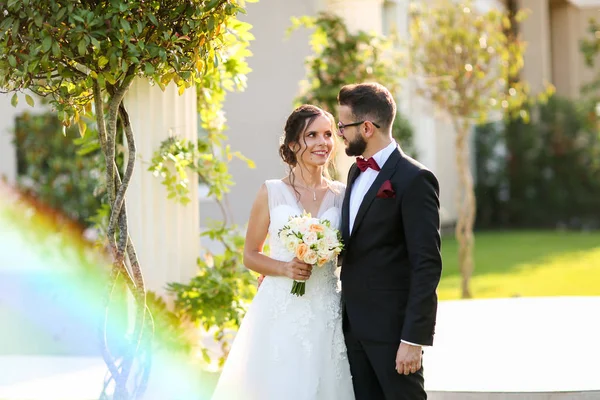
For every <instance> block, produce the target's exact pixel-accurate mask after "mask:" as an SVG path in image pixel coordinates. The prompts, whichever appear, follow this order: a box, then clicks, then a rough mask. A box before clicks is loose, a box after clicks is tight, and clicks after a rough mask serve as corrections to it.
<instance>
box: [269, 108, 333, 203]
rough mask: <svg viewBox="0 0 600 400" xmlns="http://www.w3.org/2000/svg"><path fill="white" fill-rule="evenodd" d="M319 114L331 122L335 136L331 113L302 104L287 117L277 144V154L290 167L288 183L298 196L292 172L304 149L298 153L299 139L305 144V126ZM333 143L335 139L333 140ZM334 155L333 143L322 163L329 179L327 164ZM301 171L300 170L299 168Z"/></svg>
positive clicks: (324, 172) (324, 173)
mask: <svg viewBox="0 0 600 400" xmlns="http://www.w3.org/2000/svg"><path fill="white" fill-rule="evenodd" d="M319 116H324V117H325V118H327V119H328V120H329V121H330V122H331V132H332V133H333V135H334V136H335V132H336V130H337V129H336V128H337V127H336V124H335V119H334V118H333V115H331V114H330V113H328V112H327V111H325V110H322V109H320V108H319V107H316V106H313V105H310V104H303V105H301V106H300V107H298V108H296V109H295V110H294V111H292V113H291V114H290V116H289V117H288V119H287V121H286V123H285V128H284V129H283V136H282V138H281V146H279V155H280V156H281V159H282V160H283V162H285V163H286V164H287V165H288V167H289V169H290V172H289V173H290V184H291V185H292V187H293V188H294V191H295V192H296V194H297V195H298V197H299V196H300V193H298V191H297V190H296V187H295V186H294V181H295V180H296V176H295V174H294V171H293V168H294V167H295V166H296V165H298V159H299V158H300V159H301V158H302V154H303V153H304V152H305V151H306V147H304V150H303V151H302V153H300V154H298V152H299V151H300V148H301V146H300V140H303V141H304V144H306V139H305V137H304V132H305V131H306V128H308V127H309V126H310V124H312V123H313V122H314V120H315V119H317V117H319ZM334 144H335V140H334ZM334 155H335V145H334V147H333V149H332V151H331V156H330V157H329V159H328V160H327V164H325V165H324V168H323V175H324V176H325V177H326V178H327V179H330V177H329V164H330V163H331V161H332V160H333V156H334ZM301 173H302V170H301Z"/></svg>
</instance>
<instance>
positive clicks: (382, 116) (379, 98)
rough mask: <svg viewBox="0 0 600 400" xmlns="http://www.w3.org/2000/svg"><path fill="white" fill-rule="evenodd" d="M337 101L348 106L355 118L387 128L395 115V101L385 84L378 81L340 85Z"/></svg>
mask: <svg viewBox="0 0 600 400" xmlns="http://www.w3.org/2000/svg"><path fill="white" fill-rule="evenodd" d="M337 99H338V103H339V104H340V105H341V106H348V107H350V109H351V110H352V114H353V115H354V117H355V118H356V119H357V120H368V121H371V122H374V123H376V124H377V125H379V126H381V128H382V129H383V130H387V129H389V128H390V127H391V126H392V124H393V123H394V118H395V117H396V102H395V101H394V98H393V97H392V94H391V93H390V91H389V90H387V89H386V88H385V86H383V85H380V84H379V83H358V84H353V85H346V86H344V87H342V89H341V90H340V92H339V93H338V97H337Z"/></svg>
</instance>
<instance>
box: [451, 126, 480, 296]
mask: <svg viewBox="0 0 600 400" xmlns="http://www.w3.org/2000/svg"><path fill="white" fill-rule="evenodd" d="M454 128H455V129H456V143H455V146H456V167H457V169H458V176H459V185H458V193H457V208H458V220H457V222H456V240H457V242H458V265H459V268H460V273H461V276H462V282H461V296H462V298H463V299H465V298H471V297H472V295H471V290H470V288H469V283H470V279H471V275H472V274H473V269H474V263H473V247H474V237H473V225H474V223H475V211H476V203H475V189H474V185H473V175H472V174H471V167H470V163H469V131H470V128H471V123H470V122H469V120H467V119H465V118H461V119H458V118H456V119H455V120H454Z"/></svg>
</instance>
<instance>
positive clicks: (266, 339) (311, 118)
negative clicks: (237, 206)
mask: <svg viewBox="0 0 600 400" xmlns="http://www.w3.org/2000/svg"><path fill="white" fill-rule="evenodd" d="M334 134H335V121H334V119H333V117H332V116H331V114H329V113H328V112H326V111H323V110H321V109H320V108H318V107H315V106H311V105H303V106H300V107H298V108H297V109H295V110H294V111H293V112H292V114H291V115H290V116H289V117H288V120H287V122H286V125H285V133H284V140H283V144H282V145H281V147H280V149H279V153H280V155H281V158H282V159H283V161H284V162H285V163H286V164H288V166H289V168H290V172H289V175H288V176H287V177H286V178H284V179H282V180H278V179H277V180H268V181H266V182H265V183H264V184H263V185H262V186H261V188H260V190H259V193H258V195H257V197H256V200H255V202H254V205H253V207H252V211H251V214H250V220H249V222H248V231H247V233H246V244H245V248H244V264H245V265H246V267H248V268H250V269H252V270H253V271H256V272H258V273H260V274H262V275H265V278H264V280H263V282H262V284H261V286H260V289H259V290H258V293H257V294H256V296H255V297H254V300H253V302H252V304H251V305H250V308H249V310H248V312H247V314H246V317H245V318H244V320H243V322H242V324H241V326H240V329H239V331H238V333H237V336H236V338H235V341H234V343H233V345H232V348H231V351H230V353H229V356H228V358H227V361H226V363H225V366H224V368H223V372H222V374H221V377H220V379H219V382H218V384H217V387H216V389H215V392H214V394H213V397H212V399H213V400H283V399H286V400H336V399H337V400H352V399H354V393H353V389H352V378H351V376H350V367H349V364H348V358H347V355H346V347H345V344H344V336H343V332H342V318H341V309H340V308H341V306H340V294H339V292H338V291H337V278H336V276H335V275H334V270H335V267H336V265H335V264H336V263H335V262H330V263H327V264H325V265H324V266H323V267H315V268H314V269H313V268H312V267H311V266H310V265H308V264H305V263H303V262H300V261H299V260H298V259H297V258H295V257H294V255H293V254H292V253H290V252H288V251H287V250H286V249H285V247H284V246H283V245H282V243H281V241H280V240H279V237H278V235H277V233H278V232H279V230H280V229H281V228H282V227H283V226H284V225H285V224H286V222H287V221H288V219H289V217H290V216H294V215H300V214H302V213H303V212H307V213H310V214H311V215H312V216H313V217H317V218H320V219H327V220H329V221H330V223H331V226H332V227H333V228H336V229H339V227H340V220H341V207H342V202H343V197H344V189H345V188H344V185H343V184H342V183H340V182H335V181H331V180H329V179H328V178H327V172H326V171H327V166H328V164H329V161H330V160H331V156H332V154H333V152H334V150H335V148H334ZM267 236H268V237H269V247H270V255H269V256H267V255H265V254H263V253H262V249H263V245H264V243H265V241H266V239H267ZM293 280H306V293H305V294H304V296H302V297H297V296H294V295H292V294H290V290H291V288H292V283H293Z"/></svg>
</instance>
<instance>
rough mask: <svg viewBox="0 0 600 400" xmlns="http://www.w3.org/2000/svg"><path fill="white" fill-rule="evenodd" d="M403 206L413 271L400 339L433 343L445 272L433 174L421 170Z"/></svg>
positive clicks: (405, 232) (405, 192)
mask: <svg viewBox="0 0 600 400" xmlns="http://www.w3.org/2000/svg"><path fill="white" fill-rule="evenodd" d="M401 207H402V220H403V223H404V224H403V225H404V226H403V228H404V236H405V240H406V246H407V251H408V257H409V261H410V268H411V273H410V291H409V295H408V303H407V305H406V313H405V317H404V323H403V327H402V334H401V335H402V336H401V337H400V339H401V340H402V341H404V342H407V343H411V344H414V343H418V344H420V345H424V346H431V345H432V344H433V334H434V329H435V320H436V314H437V293H436V290H437V286H438V283H439V281H440V276H441V273H442V257H441V254H440V248H441V238H440V201H439V184H438V182H437V179H436V178H435V176H434V175H433V173H431V172H430V171H428V170H421V171H419V173H418V174H417V175H416V176H415V177H414V178H413V180H412V182H410V184H409V185H408V187H407V188H406V189H405V191H404V193H403V195H402V205H401Z"/></svg>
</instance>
